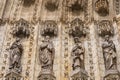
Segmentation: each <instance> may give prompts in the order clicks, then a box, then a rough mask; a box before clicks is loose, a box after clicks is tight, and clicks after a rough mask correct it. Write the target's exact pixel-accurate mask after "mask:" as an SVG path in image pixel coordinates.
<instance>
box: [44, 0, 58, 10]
mask: <svg viewBox="0 0 120 80" xmlns="http://www.w3.org/2000/svg"><path fill="white" fill-rule="evenodd" d="M58 6H59V0H46V1H45V8H46V9H47V10H48V11H51V12H53V11H55V10H57V9H58Z"/></svg>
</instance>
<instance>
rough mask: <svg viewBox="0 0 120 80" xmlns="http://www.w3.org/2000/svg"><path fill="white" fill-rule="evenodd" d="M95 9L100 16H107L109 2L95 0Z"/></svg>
mask: <svg viewBox="0 0 120 80" xmlns="http://www.w3.org/2000/svg"><path fill="white" fill-rule="evenodd" d="M95 11H96V12H97V13H98V14H99V15H100V16H107V15H108V14H109V2H108V0H97V1H96V3H95Z"/></svg>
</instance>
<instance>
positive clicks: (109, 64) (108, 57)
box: [102, 35, 117, 70]
mask: <svg viewBox="0 0 120 80" xmlns="http://www.w3.org/2000/svg"><path fill="white" fill-rule="evenodd" d="M102 49H103V56H104V61H105V68H106V70H116V69H117V57H116V48H115V44H114V43H113V41H112V40H110V37H109V36H108V35H106V36H105V40H104V43H103V44H102Z"/></svg>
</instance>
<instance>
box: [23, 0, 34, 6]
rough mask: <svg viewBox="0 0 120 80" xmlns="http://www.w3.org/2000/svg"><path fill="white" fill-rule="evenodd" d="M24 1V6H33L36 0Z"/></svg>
mask: <svg viewBox="0 0 120 80" xmlns="http://www.w3.org/2000/svg"><path fill="white" fill-rule="evenodd" d="M23 1H24V3H23V5H24V6H31V4H34V3H35V0H23Z"/></svg>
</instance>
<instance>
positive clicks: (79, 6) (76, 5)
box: [68, 0, 85, 12]
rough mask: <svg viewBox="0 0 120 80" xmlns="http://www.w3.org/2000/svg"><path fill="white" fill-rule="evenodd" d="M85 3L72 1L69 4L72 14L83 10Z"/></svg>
mask: <svg viewBox="0 0 120 80" xmlns="http://www.w3.org/2000/svg"><path fill="white" fill-rule="evenodd" d="M84 3H85V1H84V0H71V1H69V2H68V7H69V8H70V10H71V11H72V12H78V11H82V10H83V8H84Z"/></svg>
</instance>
